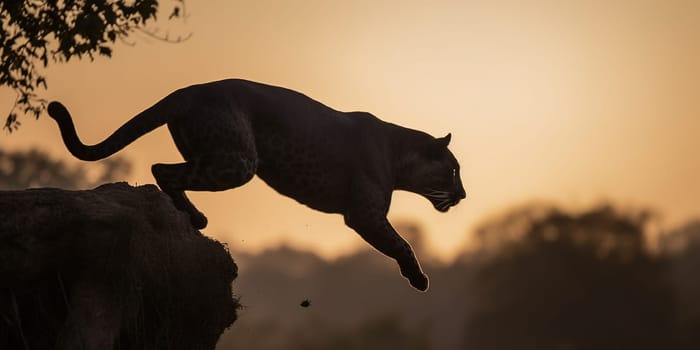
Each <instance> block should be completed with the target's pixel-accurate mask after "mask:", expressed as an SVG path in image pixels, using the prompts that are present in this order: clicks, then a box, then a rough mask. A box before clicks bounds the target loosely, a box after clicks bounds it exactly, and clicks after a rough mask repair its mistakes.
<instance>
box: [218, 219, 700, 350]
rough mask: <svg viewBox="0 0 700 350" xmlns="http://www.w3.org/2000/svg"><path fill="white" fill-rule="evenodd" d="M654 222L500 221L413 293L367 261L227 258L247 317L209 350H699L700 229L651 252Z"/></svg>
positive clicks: (306, 256)
mask: <svg viewBox="0 0 700 350" xmlns="http://www.w3.org/2000/svg"><path fill="white" fill-rule="evenodd" d="M652 220H653V216H652V215H651V214H649V213H648V212H643V211H642V212H626V213H625V212H622V211H620V210H616V209H614V208H613V207H611V206H599V207H596V208H593V209H590V210H587V211H583V212H580V213H567V212H565V211H562V210H559V209H557V208H555V207H542V206H529V207H523V208H521V209H516V210H512V211H509V212H507V213H506V214H505V215H502V216H500V217H498V218H496V219H493V220H491V221H490V222H488V223H486V224H484V225H483V226H482V227H480V228H479V229H478V230H477V231H476V233H475V234H476V241H477V243H476V244H477V245H478V248H477V249H475V250H473V251H470V252H469V253H466V252H465V253H464V254H462V255H461V256H460V257H459V258H458V259H457V260H456V261H455V262H454V263H452V264H449V265H443V264H439V263H437V262H436V261H435V260H433V261H430V259H428V263H426V264H424V268H425V270H426V272H427V273H428V274H429V275H430V277H431V288H430V290H429V291H428V293H425V294H421V293H418V292H415V291H414V290H412V289H410V288H409V287H408V286H407V284H406V283H405V281H403V280H402V279H401V277H400V276H399V274H398V273H397V271H396V270H395V269H394V266H393V265H392V264H391V262H390V261H387V260H386V258H384V257H383V256H380V254H378V253H376V252H373V251H367V250H365V251H362V252H358V253H356V254H354V255H350V256H345V257H342V258H340V259H337V260H334V261H326V260H323V259H321V258H319V257H318V256H316V255H314V254H312V253H309V252H302V251H297V250H293V249H290V248H286V247H280V248H278V249H274V250H269V251H266V252H263V253H261V254H258V255H250V254H245V253H243V252H236V251H235V247H232V248H234V251H233V253H232V254H233V256H234V258H235V259H236V261H237V262H238V265H239V268H240V271H239V272H240V274H239V277H238V279H237V281H236V282H235V283H234V291H235V292H236V293H238V294H239V295H240V296H241V302H242V303H243V304H244V307H245V309H244V310H243V311H242V313H241V315H240V318H239V320H238V321H237V323H236V324H234V326H233V328H232V329H231V330H230V331H229V332H228V333H226V334H225V335H224V337H223V338H222V340H221V341H220V343H219V347H218V348H219V349H222V350H223V349H241V348H245V349H252V350H256V349H319V350H320V349H365V350H366V349H480V350H487V349H498V350H500V349H533V350H534V349H537V350H541V349H597V350H604V349H615V350H619V349H700V332H698V330H700V279H698V278H697V275H698V273H699V272H700V221H697V222H694V223H689V224H688V225H686V226H684V227H681V228H679V229H677V230H675V231H674V232H670V233H667V234H664V235H663V236H662V237H661V238H660V240H654V239H650V238H653V237H649V232H648V231H649V230H648V229H647V227H648V226H650V225H649V223H650V221H652ZM402 226H403V228H402V229H403V230H407V231H411V230H413V231H415V227H416V226H415V225H408V224H407V225H402ZM421 234H422V233H419V234H418V237H416V239H418V240H420V237H419V236H420V235H421ZM414 236H415V234H414ZM650 241H652V242H655V243H654V245H653V249H652V247H651V245H650V244H648V243H647V242H650ZM417 248H418V250H419V254H420V255H421V256H425V255H427V254H428V252H425V251H422V252H421V251H420V250H421V247H420V246H419V247H417ZM305 299H309V300H310V301H311V305H310V306H309V307H306V308H305V307H301V306H300V305H299V303H300V302H301V301H303V300H305Z"/></svg>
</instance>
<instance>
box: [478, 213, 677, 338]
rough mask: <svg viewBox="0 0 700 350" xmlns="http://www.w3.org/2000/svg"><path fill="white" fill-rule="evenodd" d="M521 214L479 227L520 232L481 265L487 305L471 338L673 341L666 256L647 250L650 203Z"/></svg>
mask: <svg viewBox="0 0 700 350" xmlns="http://www.w3.org/2000/svg"><path fill="white" fill-rule="evenodd" d="M521 213H522V215H514V214H513V213H511V214H509V215H506V216H505V217H504V219H503V221H500V222H499V221H498V220H496V221H495V222H492V223H491V224H489V227H485V228H482V229H480V230H479V232H480V233H481V234H484V233H488V234H492V235H493V234H498V233H499V232H505V233H506V234H508V235H513V236H517V237H518V239H517V240H510V241H509V240H503V244H502V245H501V246H500V247H499V248H498V250H497V252H496V253H495V254H491V255H489V257H488V258H486V260H485V261H484V262H482V265H481V266H480V272H479V273H478V275H477V276H478V277H477V279H476V280H475V281H474V285H473V289H472V291H473V293H474V297H475V298H476V300H475V302H474V305H477V306H478V307H476V308H475V309H474V310H470V313H471V315H470V319H469V322H468V324H467V332H466V333H465V334H466V335H465V342H466V344H467V345H468V346H469V347H473V348H475V349H516V348H517V349H666V348H670V347H672V346H673V344H674V336H673V316H674V303H673V299H672V295H671V292H670V288H669V281H668V269H667V264H665V263H664V261H663V260H660V259H656V258H655V257H653V256H651V255H650V254H649V253H648V252H647V251H646V249H645V245H644V241H645V237H644V235H645V229H644V227H645V222H646V221H647V219H648V218H649V215H648V214H647V213H646V212H641V213H638V214H627V215H623V214H621V213H619V212H618V211H616V210H614V209H612V208H610V207H607V206H603V207H599V208H595V209H592V210H590V211H586V212H583V213H581V214H567V213H564V212H562V211H559V210H556V209H551V208H550V209H546V210H544V211H543V210H542V209H541V208H539V209H537V210H535V212H532V211H530V212H528V211H527V210H525V211H521ZM516 222H517V225H514V223H516ZM514 227H517V228H518V229H517V230H514ZM516 231H518V232H516ZM481 238H482V239H483V238H484V237H481ZM487 240H489V241H493V238H487Z"/></svg>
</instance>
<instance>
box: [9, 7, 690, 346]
mask: <svg viewBox="0 0 700 350" xmlns="http://www.w3.org/2000/svg"><path fill="white" fill-rule="evenodd" d="M166 3H167V2H163V4H164V5H165V4H166ZM186 4H187V17H186V21H184V22H178V23H172V22H156V23H155V24H153V25H154V26H155V27H159V28H160V30H161V31H169V32H170V33H171V34H172V35H187V34H189V33H192V37H191V38H190V39H189V40H187V41H185V42H182V43H179V44H167V43H163V42H160V41H158V40H154V39H151V38H149V37H148V36H145V35H142V36H138V35H137V36H135V37H133V39H134V40H133V41H132V42H128V43H118V44H117V45H116V47H115V50H114V53H113V57H112V58H111V59H107V58H97V59H96V60H95V61H93V62H90V61H89V60H82V61H71V62H70V63H68V64H54V65H52V66H50V67H49V68H48V69H47V70H46V71H45V73H46V76H47V78H48V85H49V89H48V90H47V91H46V92H45V93H43V97H45V98H47V99H49V100H53V99H56V100H60V101H62V102H63V103H64V104H66V106H68V108H69V109H70V110H71V112H72V113H73V115H74V118H75V123H76V125H77V129H78V133H79V134H80V136H81V137H82V138H83V140H84V141H85V142H86V143H95V142H98V141H101V140H102V139H103V138H105V137H106V136H107V135H109V134H110V133H111V132H112V131H114V130H115V129H116V128H117V127H118V126H119V125H121V124H122V123H123V122H124V121H126V120H127V119H128V118H130V117H131V116H132V115H134V114H136V113H138V112H139V111H141V110H143V109H145V108H146V107H148V106H150V105H151V104H153V103H154V102H155V101H157V100H158V99H160V98H161V97H163V96H165V95H166V94H168V93H169V92H171V91H173V90H175V89H177V88H180V87H183V86H187V85H190V84H195V83H200V82H206V81H211V80H218V79H224V78H230V77H237V78H245V79H250V80H256V81H261V82H265V83H269V84H274V85H282V86H285V87H288V88H291V89H294V90H298V91H300V92H303V93H305V94H307V95H309V96H310V97H312V98H314V99H317V100H319V101H321V102H323V103H325V104H327V105H329V106H331V107H334V108H336V109H339V110H344V111H350V110H364V111H369V112H371V113H373V114H375V115H377V116H379V117H380V118H382V119H384V120H386V121H390V122H394V123H397V124H400V125H403V126H407V127H411V128H416V129H420V130H424V131H426V132H428V133H430V134H432V135H434V136H442V135H444V134H446V133H448V132H452V134H453V138H452V140H453V141H452V144H451V145H450V148H451V149H452V151H453V152H454V153H455V155H456V156H457V158H458V159H459V160H460V162H461V164H462V169H463V170H462V177H463V182H464V184H465V188H466V190H467V193H468V197H467V200H466V201H463V202H462V203H461V204H460V205H459V206H457V207H455V208H453V209H451V210H450V212H448V213H447V214H441V213H438V212H436V211H435V210H434V209H432V207H431V205H430V204H429V203H428V202H427V201H426V200H424V199H422V198H420V197H418V196H416V195H413V194H408V193H400V192H397V193H396V194H395V196H394V201H393V204H392V208H391V211H390V220H391V221H392V222H393V223H395V225H396V226H397V229H399V231H400V232H402V233H403V234H404V236H405V237H406V238H408V239H409V240H410V241H411V243H412V244H413V245H414V247H415V248H416V250H417V251H418V255H419V257H420V258H421V260H422V261H423V262H424V268H425V269H426V272H427V273H428V274H429V275H430V277H431V288H430V290H429V292H428V293H426V294H419V293H417V292H414V291H413V290H412V289H410V288H409V287H408V284H407V283H406V282H405V281H404V280H403V279H402V278H401V277H400V276H399V274H398V271H397V269H396V268H395V266H394V264H393V262H392V261H390V260H389V259H387V258H385V257H383V256H381V255H380V254H379V253H376V252H371V251H369V248H368V246H367V245H366V244H365V243H364V242H362V240H361V239H360V238H359V236H357V235H356V234H355V233H354V232H352V231H351V230H350V229H348V228H346V227H345V226H344V225H343V222H342V218H341V217H340V216H338V215H328V214H322V213H319V212H315V211H312V210H310V209H308V208H306V207H304V206H301V205H299V204H297V203H296V202H295V201H294V200H291V199H289V198H286V197H282V196H280V195H279V194H277V193H276V192H274V190H272V189H270V188H269V187H267V186H266V185H265V184H264V183H262V181H260V180H258V179H255V180H253V181H252V182H251V183H249V184H248V185H246V186H244V187H241V188H238V189H235V190H230V191H226V192H220V193H190V196H191V198H192V199H193V201H194V202H195V203H196V205H197V206H198V207H199V208H200V210H202V211H203V212H205V213H206V214H207V216H208V217H209V222H210V224H209V227H208V228H207V229H206V230H204V233H205V234H206V235H208V236H211V237H214V238H216V239H219V240H222V241H224V242H228V244H229V248H230V249H231V251H232V255H233V257H234V259H236V261H237V262H238V264H239V268H240V276H239V278H238V280H237V282H236V284H237V285H236V286H234V289H235V290H236V292H237V293H239V294H240V295H241V297H242V303H243V304H244V305H246V309H245V310H244V311H243V312H242V315H241V317H240V320H239V321H238V322H237V323H236V324H235V325H234V327H233V329H232V330H231V331H230V332H229V333H227V334H226V335H225V337H224V338H223V339H222V342H221V348H222V349H228V348H232V347H233V346H234V344H238V345H237V346H236V347H237V348H246V349H256V348H259V349H278V348H285V349H289V348H299V349H302V348H304V349H314V348H318V349H327V348H340V349H342V348H348V349H350V348H352V349H370V348H377V349H386V348H395V347H398V346H403V347H405V348H409V349H411V348H415V349H462V348H467V347H470V348H477V349H504V348H527V349H529V348H532V349H591V348H595V349H602V348H611V349H612V348H616V349H619V348H637V349H642V348H649V349H652V348H654V349H658V348H672V347H677V348H697V346H698V345H699V344H700V343H699V342H700V340H699V339H698V336H697V335H696V334H695V333H696V330H697V329H698V327H700V305H698V301H697V300H700V299H699V298H698V297H699V296H700V285H698V282H696V281H697V278H695V276H696V275H697V271H700V251H699V250H698V249H700V232H699V231H700V224H698V222H700V221H699V219H698V218H700V205H699V204H700V202H699V201H698V198H700V157H698V154H697V152H698V150H699V149H700V138H699V137H698V134H699V133H700V102H699V101H700V2H696V1H682V0H671V1H664V2H661V1H645V0H642V1H638V0H634V1H633V0H619V1H568V2H561V1H538V0H533V1H500V0H497V1H477V0H473V1H434V2H430V3H426V2H420V1H386V0H383V1H364V0H361V1H353V2H340V1H316V0H308V1H303V2H299V1H281V0H280V1H248V2H244V1H223V0H216V1H207V2H195V1H189V2H187V3H186ZM14 99H15V95H14V94H13V93H12V91H11V90H9V89H6V88H2V89H0V106H3V107H4V108H3V109H7V110H9V109H10V107H11V105H12V103H13V101H14ZM3 113H4V112H3ZM21 121H22V126H21V127H20V129H19V130H17V131H16V132H13V133H12V134H5V135H2V136H1V137H0V151H2V154H0V176H2V178H1V179H0V180H1V182H0V185H2V188H5V189H7V188H25V187H31V186H60V187H64V188H89V187H94V186H95V185H96V184H99V183H102V182H104V181H120V180H126V181H129V182H130V183H131V184H144V183H153V182H154V181H153V178H152V177H151V175H150V170H149V169H150V164H152V163H156V162H179V161H181V158H180V156H179V154H178V153H177V151H176V149H175V147H174V145H173V144H172V141H171V140H170V137H169V135H168V133H167V130H166V129H165V128H162V129H159V130H157V131H155V132H154V133H152V134H149V135H148V136H146V137H144V138H142V139H140V140H139V141H137V142H136V143H134V144H133V145H131V146H129V147H127V148H126V149H125V150H124V151H123V152H121V153H120V154H119V156H118V157H117V158H112V159H109V160H107V161H106V162H102V163H99V164H95V163H83V162H78V161H76V160H74V159H72V158H71V156H70V155H69V154H68V152H67V151H66V150H65V147H64V146H63V144H62V142H61V139H60V135H59V132H58V128H57V127H56V125H55V124H54V122H53V121H52V120H50V119H49V118H47V117H46V116H45V115H44V116H43V117H42V118H40V119H39V120H38V121H34V120H32V119H31V118H29V117H25V118H22V119H21ZM30 150H34V151H30ZM36 150H38V151H36ZM47 169H48V170H47ZM39 174H43V175H39ZM694 218H695V219H694ZM304 299H310V300H311V302H312V305H311V307H309V308H301V307H300V306H299V303H300V302H301V301H302V300H304ZM343 346H345V347H343Z"/></svg>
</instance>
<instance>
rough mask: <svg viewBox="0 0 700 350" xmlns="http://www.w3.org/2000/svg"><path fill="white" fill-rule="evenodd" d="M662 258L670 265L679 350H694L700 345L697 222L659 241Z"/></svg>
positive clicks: (699, 224)
mask: <svg viewBox="0 0 700 350" xmlns="http://www.w3.org/2000/svg"><path fill="white" fill-rule="evenodd" d="M662 247H663V249H664V254H665V256H666V258H667V259H668V260H669V262H670V265H671V277H672V280H673V287H674V288H673V291H674V296H675V299H676V305H677V309H678V315H677V319H676V321H677V322H678V324H677V326H676V333H677V334H678V339H679V348H681V349H697V348H698V347H699V345H700V333H699V332H698V329H700V298H699V296H700V280H699V279H698V278H697V275H698V272H699V271H700V220H698V219H696V220H694V221H691V222H689V223H687V224H685V225H683V226H681V227H679V228H677V229H675V230H672V231H671V232H670V233H669V234H668V235H667V236H665V237H664V238H663V240H662Z"/></svg>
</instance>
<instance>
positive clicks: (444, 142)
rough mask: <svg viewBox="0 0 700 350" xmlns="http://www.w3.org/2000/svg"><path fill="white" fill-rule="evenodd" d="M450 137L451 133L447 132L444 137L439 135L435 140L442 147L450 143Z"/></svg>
mask: <svg viewBox="0 0 700 350" xmlns="http://www.w3.org/2000/svg"><path fill="white" fill-rule="evenodd" d="M451 139H452V133H448V134H447V135H446V136H445V137H440V138H438V139H436V140H437V143H438V145H440V147H442V148H447V146H448V145H449V144H450V140H451Z"/></svg>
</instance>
